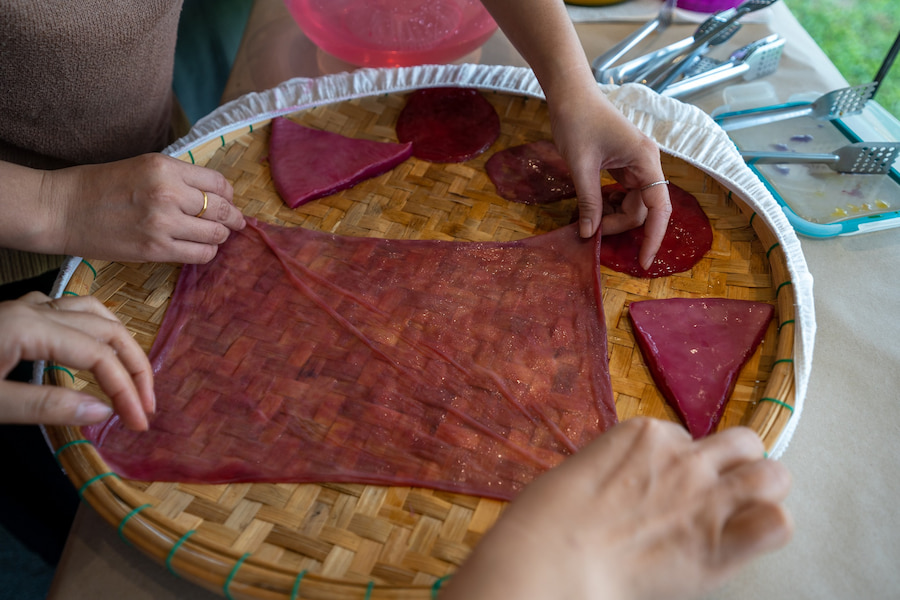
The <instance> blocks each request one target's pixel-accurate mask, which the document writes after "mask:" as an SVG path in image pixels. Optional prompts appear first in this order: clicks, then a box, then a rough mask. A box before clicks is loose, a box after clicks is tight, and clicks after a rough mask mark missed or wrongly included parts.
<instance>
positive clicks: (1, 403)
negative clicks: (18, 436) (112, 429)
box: [0, 292, 156, 431]
mask: <svg viewBox="0 0 900 600" xmlns="http://www.w3.org/2000/svg"><path fill="white" fill-rule="evenodd" d="M0 330H2V331H3V339H4V343H3V344H0V374H2V376H3V381H0V422H3V423H36V424H45V425H88V424H91V423H97V422H99V421H102V420H103V419H106V418H108V417H109V416H110V415H112V414H113V411H115V413H116V414H118V415H119V418H121V420H122V422H123V423H124V424H125V425H126V426H127V427H129V428H131V429H134V430H137V431H140V430H145V429H147V427H148V420H147V415H149V414H152V413H153V411H154V410H155V404H156V400H155V397H154V394H153V372H152V369H151V367H150V362H149V361H148V360H147V356H146V354H145V353H144V351H143V350H142V349H141V347H140V346H139V345H138V344H137V342H136V341H135V340H134V338H133V337H132V336H131V335H130V334H129V332H128V330H127V329H125V327H124V326H123V325H122V323H121V322H120V321H119V320H118V319H116V317H115V315H113V314H112V313H111V312H110V311H109V310H108V309H107V308H106V307H105V306H103V304H102V303H101V302H100V301H99V300H97V299H96V298H94V297H92V296H72V297H64V298H58V299H56V300H51V299H50V298H48V297H47V296H46V295H44V294H41V293H40V292H32V293H30V294H27V295H25V296H23V297H22V298H20V299H18V300H12V301H7V302H0ZM20 360H31V361H40V360H46V361H52V362H54V363H55V364H57V365H59V366H62V367H68V368H72V369H79V370H86V371H91V372H92V373H93V374H94V377H95V378H96V380H97V383H98V384H99V385H100V388H101V389H102V390H103V391H104V393H105V394H106V395H107V396H108V397H109V398H110V400H111V401H112V406H111V407H110V406H109V405H107V404H106V403H104V402H103V401H102V400H100V399H99V398H95V397H94V396H92V395H90V394H86V393H84V392H80V391H76V390H73V389H67V388H64V387H58V386H50V385H45V386H35V385H30V384H27V383H19V382H13V381H7V380H6V377H7V375H9V373H10V371H11V370H12V369H13V367H15V366H16V364H17V363H18V362H19V361H20Z"/></svg>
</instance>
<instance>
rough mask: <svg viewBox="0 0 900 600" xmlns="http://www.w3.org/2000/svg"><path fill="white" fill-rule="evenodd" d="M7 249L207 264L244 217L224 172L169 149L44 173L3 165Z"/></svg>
mask: <svg viewBox="0 0 900 600" xmlns="http://www.w3.org/2000/svg"><path fill="white" fill-rule="evenodd" d="M0 179H3V181H4V184H5V186H4V189H3V190H0V210H2V211H3V214H4V222H3V223H0V246H3V247H6V248H15V249H18V250H27V251H30V252H37V253H42V254H70V255H74V256H86V257H90V258H98V259H105V260H119V261H129V262H179V263H204V262H209V261H210V260H212V258H213V257H214V256H215V255H216V251H217V250H218V247H219V244H221V243H223V242H224V241H225V240H227V239H228V236H229V233H230V232H231V231H232V230H239V229H243V227H244V218H243V215H241V212H240V211H239V210H238V209H237V208H235V206H234V205H233V204H232V197H233V194H234V191H233V189H232V187H231V184H230V183H228V180H226V179H225V177H224V176H223V175H222V174H221V173H218V172H216V171H213V170H212V169H207V168H204V167H198V166H196V165H191V164H188V163H185V162H183V161H180V160H177V159H174V158H171V157H168V156H165V155H163V154H144V155H142V156H137V157H134V158H128V159H125V160H120V161H116V162H111V163H105V164H97V165H82V166H77V167H70V168H67V169H59V170H56V171H38V170H35V169H28V168H26V167H21V166H18V165H13V164H11V163H0Z"/></svg>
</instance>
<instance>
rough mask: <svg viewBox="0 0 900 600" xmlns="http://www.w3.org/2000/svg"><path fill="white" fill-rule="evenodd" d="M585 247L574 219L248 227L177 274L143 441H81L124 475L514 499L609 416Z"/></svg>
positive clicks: (123, 437) (112, 437)
mask: <svg viewBox="0 0 900 600" xmlns="http://www.w3.org/2000/svg"><path fill="white" fill-rule="evenodd" d="M598 244H599V239H597V238H594V239H591V240H582V239H580V238H579V236H578V234H577V232H576V230H575V228H574V226H568V227H565V228H562V229H559V230H557V231H555V232H552V233H549V234H545V235H541V236H537V237H534V238H530V239H527V240H523V241H519V242H510V243H466V242H430V241H409V240H403V241H399V240H380V239H371V238H351V237H340V236H335V235H329V234H325V233H321V232H316V231H310V230H305V229H300V228H296V229H288V228H280V227H275V226H268V225H257V224H254V223H251V226H250V227H247V228H246V229H245V230H244V231H243V232H240V233H235V234H233V237H232V239H231V240H229V241H228V242H227V243H226V244H224V245H223V246H222V247H221V249H220V251H219V254H218V256H217V257H216V259H215V260H214V261H213V262H212V263H210V264H208V265H200V266H185V267H184V268H183V270H182V274H181V277H180V279H179V281H178V285H177V288H176V290H175V293H174V296H173V298H172V302H171V305H170V307H169V310H168V312H167V313H166V317H165V320H164V323H163V324H162V327H161V329H160V331H159V335H158V338H157V340H156V343H155V345H154V347H153V350H152V352H151V359H152V362H153V365H154V370H155V371H156V373H157V380H156V393H157V399H158V404H159V408H158V412H157V414H156V415H155V416H154V418H153V419H152V422H151V428H150V431H149V432H145V433H133V432H130V431H128V430H125V429H124V428H122V427H121V425H120V424H119V423H117V421H116V420H115V418H113V420H111V421H110V422H108V423H106V424H105V425H103V426H95V427H91V428H87V429H86V435H87V436H88V437H89V438H90V439H92V440H93V441H94V442H95V444H96V446H97V448H98V450H99V451H100V453H101V454H102V456H103V458H104V459H105V460H106V462H107V463H108V464H109V465H110V467H112V468H113V469H114V470H116V471H117V472H118V473H119V474H120V475H122V476H124V477H128V478H135V479H144V480H157V481H171V480H175V481H191V482H207V483H216V482H231V481H292V482H324V481H333V482H338V481H340V482H360V483H376V484H389V485H417V486H427V487H434V488H438V489H444V490H450V491H457V492H464V493H469V494H475V495H482V496H488V497H496V498H503V499H508V498H511V497H512V496H514V495H515V493H516V492H517V491H518V490H519V489H521V487H522V486H523V485H525V484H526V483H527V482H529V481H530V480H531V479H533V478H534V477H535V476H536V475H537V474H538V473H540V472H541V471H543V470H545V469H547V468H549V467H551V466H553V465H555V464H556V463H558V462H559V461H561V460H562V459H563V458H564V457H565V456H566V455H568V454H570V453H571V452H573V451H575V450H576V449H577V448H579V447H581V446H583V445H584V444H585V443H587V442H588V441H589V440H591V439H592V438H594V437H595V436H596V435H597V434H598V433H600V432H602V431H603V430H605V429H606V428H608V427H609V426H610V425H612V424H613V423H615V421H616V415H615V407H614V403H613V395H612V391H611V388H610V382H609V371H608V364H607V353H606V328H605V324H604V319H603V314H602V306H601V303H600V280H599V270H598V263H597V254H598Z"/></svg>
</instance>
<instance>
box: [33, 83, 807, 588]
mask: <svg viewBox="0 0 900 600" xmlns="http://www.w3.org/2000/svg"><path fill="white" fill-rule="evenodd" d="M485 95H486V97H487V98H488V99H489V100H490V101H491V102H492V103H493V104H494V106H495V107H496V109H497V111H498V113H499V115H500V117H501V123H502V125H501V135H500V138H499V139H498V141H497V142H496V143H495V144H494V146H493V147H492V148H491V150H489V151H488V152H487V153H485V154H484V155H482V156H480V157H478V158H476V159H473V160H471V161H469V162H466V163H462V164H451V165H438V164H430V163H427V162H423V161H420V160H417V159H414V158H413V159H409V160H407V161H406V162H404V163H402V164H401V165H399V166H397V167H395V168H394V169H393V170H391V171H390V172H388V173H386V174H384V175H381V176H379V177H376V178H374V179H370V180H368V181H365V182H362V183H360V184H358V185H357V186H355V187H354V188H352V189H349V190H346V191H343V192H341V193H338V194H335V195H333V196H330V197H327V198H324V199H321V200H318V201H315V202H312V203H310V204H307V205H305V206H302V207H300V208H299V209H297V210H291V209H290V208H288V207H287V206H286V205H284V204H283V202H282V201H281V199H280V198H279V196H278V195H277V193H276V192H275V189H274V187H273V185H272V182H271V178H270V173H269V169H268V166H267V164H266V162H265V157H266V155H267V146H268V136H269V127H268V125H269V122H268V121H265V120H264V121H260V122H257V123H255V124H253V125H252V126H250V127H247V128H246V129H243V130H241V131H236V132H233V133H230V134H228V135H226V136H223V137H221V138H218V139H216V140H213V141H211V142H208V143H206V144H204V145H201V146H199V147H195V148H192V149H191V150H190V151H189V152H187V153H186V154H185V155H184V156H182V157H180V158H181V159H183V160H186V161H190V162H194V163H196V164H200V165H205V166H208V167H210V168H213V169H216V170H218V171H220V172H221V173H223V174H224V175H225V176H226V177H227V178H228V179H229V180H230V181H231V182H232V183H233V185H234V190H235V202H236V204H237V205H238V206H239V207H240V208H241V210H242V211H243V212H244V213H245V214H246V215H248V216H253V217H256V218H258V219H260V220H263V221H266V222H269V223H275V224H281V225H288V226H302V227H307V228H313V229H320V230H324V231H329V232H334V233H339V234H343V235H350V236H374V237H384V238H409V239H442V240H472V241H485V240H495V241H508V240H514V239H520V238H523V237H527V236H532V235H535V234H538V233H543V232H547V231H551V230H553V229H555V228H557V227H559V226H562V225H564V224H567V223H569V222H571V220H572V218H573V214H574V211H575V207H576V205H575V202H574V200H566V201H561V202H558V203H554V204H551V205H547V206H542V207H541V206H525V205H519V204H514V203H509V202H507V201H505V200H503V199H502V198H500V197H499V196H497V194H496V193H495V192H494V188H493V185H492V184H491V182H490V181H489V180H488V178H487V176H486V174H485V171H484V162H485V161H486V160H487V158H489V156H490V155H491V153H492V152H494V151H496V150H498V149H501V148H505V147H508V146H512V145H515V144H520V143H524V142H529V141H535V140H539V139H549V138H550V131H549V120H548V118H547V113H546V106H545V104H544V103H543V102H542V101H540V100H537V99H534V98H528V97H523V96H518V95H512V94H507V93H501V92H486V93H485ZM404 101H405V96H404V95H403V94H387V95H378V96H371V97H365V98H361V99H354V100H347V101H341V102H336V103H332V104H326V105H322V106H317V107H313V108H310V109H307V110H303V111H301V112H298V113H295V114H293V115H291V118H293V119H295V120H297V121H298V122H301V123H304V124H306V125H308V126H311V127H315V128H320V129H325V130H329V131H333V132H337V133H341V134H344V135H348V136H351V137H357V138H364V139H374V140H387V141H395V139H396V137H395V134H394V122H395V119H396V116H397V114H398V112H399V111H400V109H401V108H402V106H403V104H404ZM663 162H664V169H665V172H666V174H667V177H669V179H670V180H671V181H672V182H673V183H675V184H677V185H678V186H680V187H682V188H684V189H686V190H688V191H689V192H691V193H692V194H694V195H695V196H696V197H697V199H698V200H699V202H700V204H701V205H702V206H703V208H704V210H705V211H706V213H707V214H708V215H709V217H710V220H711V222H712V224H713V228H714V241H713V246H712V249H711V251H710V252H709V253H708V254H707V255H706V256H705V257H704V258H703V259H702V260H701V261H700V263H699V264H697V265H696V266H695V267H694V268H693V269H692V270H691V271H689V272H686V273H680V274H676V275H673V276H669V277H664V278H658V279H652V280H641V279H635V278H632V277H630V276H626V275H622V274H619V273H615V272H613V271H609V270H604V271H603V273H602V280H603V287H604V289H603V307H604V310H605V313H606V319H607V328H608V333H609V337H608V343H609V356H610V371H611V375H612V385H613V390H614V392H615V395H616V403H617V411H618V414H619V418H620V419H622V420H624V419H628V418H630V417H633V416H636V415H647V416H654V417H660V418H664V419H670V420H677V417H676V416H675V413H674V412H673V411H672V410H671V409H670V408H669V407H668V406H667V404H666V403H665V401H664V400H663V398H662V396H661V395H660V393H659V391H658V390H657V388H656V387H655V385H654V384H653V381H652V379H651V377H650V374H649V371H648V369H647V367H646V364H645V362H644V360H643V358H642V356H641V354H640V351H639V350H638V348H637V346H636V344H635V341H634V337H633V335H632V331H631V326H630V322H629V320H628V318H627V310H628V305H629V303H631V302H632V301H636V300H644V299H650V298H670V297H728V298H740V299H748V300H756V301H763V302H769V303H772V304H774V305H775V307H776V318H775V320H774V321H773V323H772V325H771V326H770V328H769V330H768V332H767V334H766V336H765V339H764V341H763V343H762V345H761V346H760V348H759V349H758V350H757V351H756V353H755V354H754V355H753V357H752V358H751V360H750V361H749V362H748V364H747V365H746V366H745V368H744V369H743V371H742V372H741V374H740V377H739V380H738V382H737V385H736V388H735V391H734V395H733V397H732V398H731V400H730V402H729V404H728V408H727V410H726V412H725V415H724V417H723V419H722V423H721V425H720V428H725V427H730V426H734V425H746V426H749V427H751V428H753V429H754V430H755V431H757V432H758V433H759V434H760V436H761V437H762V438H763V440H764V441H765V443H766V446H767V447H768V448H769V449H771V448H772V447H773V446H774V444H775V442H776V441H777V439H778V437H779V435H780V434H781V432H782V431H783V430H784V428H785V426H786V424H787V422H788V420H789V419H790V417H791V415H792V412H793V404H794V385H793V384H794V370H793V364H792V362H793V349H794V296H793V290H792V286H791V285H790V284H791V280H790V275H789V272H788V269H787V265H786V261H785V258H784V255H783V253H782V252H781V250H780V248H779V243H778V239H777V237H776V236H775V234H774V233H773V232H772V231H770V230H769V229H768V227H767V226H766V225H765V223H764V220H763V219H755V218H754V217H755V214H754V213H753V212H752V211H750V210H749V209H748V207H747V205H746V204H745V203H744V202H743V201H742V200H741V199H740V198H738V197H736V196H735V195H733V194H732V193H730V192H729V191H728V190H726V189H724V188H723V187H722V186H721V185H720V184H719V183H718V182H717V181H716V180H715V179H713V178H712V177H710V176H709V175H707V174H705V173H703V172H702V171H700V170H698V169H696V168H694V167H692V166H690V165H688V164H687V163H685V162H683V161H681V160H679V159H676V158H673V157H671V156H664V157H663ZM179 271H180V268H179V266H178V265H173V264H130V263H116V262H113V263H110V262H102V261H94V260H85V261H83V263H82V264H81V265H80V266H79V268H78V269H77V270H76V271H75V273H74V276H73V277H72V279H71V281H70V283H69V284H68V287H67V290H66V292H65V293H67V294H77V295H84V294H92V295H94V296H96V297H97V298H99V299H100V300H102V301H103V302H104V303H105V304H106V306H107V307H109V308H110V309H111V310H112V311H113V312H114V313H115V314H116V315H117V316H118V317H119V318H120V319H121V320H122V321H123V322H124V323H125V325H126V326H127V327H128V329H129V330H130V331H131V332H132V333H133V335H134V336H135V338H136V339H137V341H138V342H139V343H140V344H141V346H142V347H143V348H144V349H145V350H148V351H149V348H150V346H151V345H152V343H153V341H154V337H155V335H156V332H157V329H158V327H159V324H160V322H161V320H162V319H163V316H164V314H165V311H166V308H167V306H168V302H169V299H170V297H171V294H172V290H173V288H174V285H175V281H176V279H177V277H178V274H179ZM47 379H48V381H49V383H52V384H55V385H62V386H66V387H73V388H76V389H81V390H86V391H89V392H91V393H93V394H95V395H97V396H100V397H103V394H102V392H101V391H100V390H99V388H98V386H97V385H96V383H95V381H94V379H93V377H92V375H91V374H90V373H88V372H75V371H68V370H65V369H62V368H59V367H53V366H51V367H50V368H49V369H48V371H47ZM48 435H49V437H50V440H51V443H52V444H53V446H54V448H55V451H56V456H57V458H58V460H59V462H60V464H61V466H62V467H63V468H64V469H65V471H66V472H67V474H68V476H69V477H70V479H71V480H72V482H73V484H74V485H75V486H76V488H77V489H78V490H79V493H80V494H81V496H82V497H83V498H84V499H85V500H86V501H87V502H89V503H90V504H91V506H93V508H94V509H95V510H96V511H97V512H98V513H99V514H100V515H102V516H103V518H105V519H106V520H107V521H108V522H109V523H110V524H111V525H112V526H113V527H116V528H117V530H118V533H119V535H120V536H121V537H122V538H123V539H124V540H125V541H127V542H129V543H131V544H133V545H135V546H137V547H139V548H140V549H142V550H143V551H144V552H145V553H146V554H147V555H149V556H150V557H151V558H152V559H154V560H155V561H157V562H158V563H160V564H161V565H162V566H163V567H164V568H165V569H167V570H169V571H170V572H172V573H174V574H176V575H178V576H180V577H184V578H186V579H188V580H191V581H193V582H195V583H197V584H199V585H201V586H203V587H205V588H207V589H210V590H213V591H217V592H219V593H221V594H223V595H225V596H226V597H229V598H266V599H269V598H272V599H275V598H309V599H319V598H329V599H344V598H346V599H361V598H372V599H377V598H392V599H406V598H410V599H412V598H415V599H424V598H431V597H434V596H436V594H437V590H438V589H439V588H440V586H441V584H442V583H443V582H444V581H445V579H446V577H448V576H449V575H451V574H452V573H453V572H454V570H455V569H456V568H457V567H458V566H459V565H460V564H462V562H463V561H464V560H465V558H466V557H467V555H468V554H469V552H470V550H471V549H472V548H473V547H474V545H475V544H476V543H477V542H478V540H479V539H480V538H481V536H482V535H483V534H484V533H485V532H486V531H487V530H488V529H489V528H490V527H491V525H492V524H493V523H494V522H495V521H496V519H497V518H498V516H499V515H500V514H501V512H502V510H503V508H504V503H503V502H500V501H497V500H489V499H484V498H478V497H472V496H465V495H459V494H451V493H445V492H438V491H433V490H429V489H419V488H406V487H382V486H372V485H349V484H329V483H322V484H265V483H263V484H261V483H255V484H241V483H234V484H228V485H197V484H182V483H170V482H158V481H156V482H155V481H132V480H125V479H123V478H120V477H119V476H118V475H116V474H115V473H111V472H110V470H109V468H108V467H107V466H106V465H105V464H104V462H103V460H102V459H101V458H100V456H99V454H98V453H97V451H96V450H95V449H94V447H93V446H92V445H91V444H90V443H88V442H86V440H84V439H83V436H82V434H81V432H80V430H79V429H78V428H66V427H52V428H49V429H48Z"/></svg>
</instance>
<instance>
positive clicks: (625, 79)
mask: <svg viewBox="0 0 900 600" xmlns="http://www.w3.org/2000/svg"><path fill="white" fill-rule="evenodd" d="M714 26H716V23H715V22H713V21H712V20H711V19H707V20H706V21H704V22H703V23H702V24H701V25H700V26H699V27H698V28H697V31H695V32H694V34H693V35H691V36H688V37H686V38H684V39H681V40H678V41H677V42H673V43H671V44H669V45H668V46H666V47H665V48H660V49H659V50H656V51H655V52H651V53H649V54H645V55H644V56H640V57H638V58H635V59H632V60H630V61H628V62H626V63H624V64H621V65H619V66H616V67H611V68H609V69H606V70H604V71H599V72H595V73H594V76H595V77H596V78H597V81H598V82H599V83H612V84H623V83H630V82H636V81H638V82H640V81H642V78H643V77H644V75H645V74H646V73H647V72H648V71H649V70H651V69H653V68H654V67H655V66H656V65H658V64H660V63H666V62H668V61H670V60H672V59H673V58H674V57H676V56H678V55H679V54H680V53H681V52H683V51H684V50H685V49H686V48H688V47H689V46H691V45H692V44H693V43H694V40H695V39H696V38H697V36H698V35H702V32H703V31H704V30H705V28H707V27H714ZM739 27H740V25H738V26H737V27H735V28H734V29H733V30H729V31H727V32H725V35H723V36H721V38H717V39H716V40H714V42H715V44H708V45H705V46H704V47H703V51H706V50H708V49H709V46H710V45H716V44H717V43H722V42H725V41H727V38H730V37H731V35H732V34H734V32H736V31H737V29H739ZM700 62H701V57H698V60H697V61H696V62H695V63H694V64H695V65H696V64H697V63H700Z"/></svg>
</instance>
